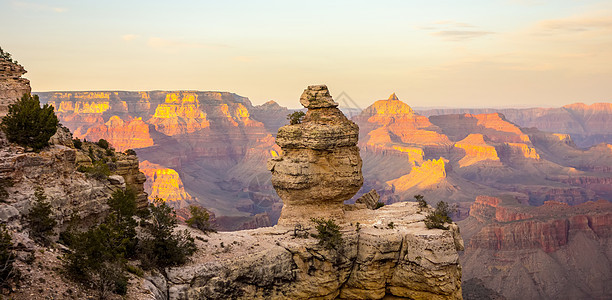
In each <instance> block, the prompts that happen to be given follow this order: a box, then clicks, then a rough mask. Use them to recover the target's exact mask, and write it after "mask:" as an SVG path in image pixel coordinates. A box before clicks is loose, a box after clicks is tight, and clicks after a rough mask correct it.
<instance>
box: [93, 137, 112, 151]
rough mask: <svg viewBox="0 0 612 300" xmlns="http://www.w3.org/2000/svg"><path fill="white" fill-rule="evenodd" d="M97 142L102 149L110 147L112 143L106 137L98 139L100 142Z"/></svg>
mask: <svg viewBox="0 0 612 300" xmlns="http://www.w3.org/2000/svg"><path fill="white" fill-rule="evenodd" d="M96 144H97V145H98V146H100V148H102V149H108V148H109V147H110V144H109V143H108V141H107V140H105V139H100V140H98V142H97V143H96Z"/></svg>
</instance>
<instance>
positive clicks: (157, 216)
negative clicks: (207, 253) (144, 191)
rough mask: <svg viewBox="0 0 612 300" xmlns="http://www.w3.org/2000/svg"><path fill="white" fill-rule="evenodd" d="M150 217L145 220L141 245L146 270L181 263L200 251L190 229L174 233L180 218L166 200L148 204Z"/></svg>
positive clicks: (156, 200) (142, 259) (157, 200)
mask: <svg viewBox="0 0 612 300" xmlns="http://www.w3.org/2000/svg"><path fill="white" fill-rule="evenodd" d="M149 211H150V214H151V216H150V219H149V220H148V221H147V222H145V224H143V225H144V232H145V235H146V236H145V237H144V238H143V239H142V242H141V244H140V247H139V248H140V254H141V261H142V263H143V267H145V268H146V269H150V268H158V269H161V270H163V269H164V268H166V267H170V266H177V265H182V264H184V263H185V262H187V259H188V257H189V256H191V255H192V254H193V253H195V251H196V250H197V248H196V245H195V240H194V239H193V237H191V235H190V234H189V232H187V230H185V231H182V232H178V233H174V229H175V228H176V226H177V224H178V221H177V219H176V213H175V212H174V209H173V208H171V207H170V206H168V204H166V202H164V200H163V199H160V198H156V199H155V200H154V201H153V203H152V204H150V205H149Z"/></svg>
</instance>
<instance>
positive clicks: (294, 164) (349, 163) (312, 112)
mask: <svg viewBox="0 0 612 300" xmlns="http://www.w3.org/2000/svg"><path fill="white" fill-rule="evenodd" d="M300 103H301V104H302V105H304V107H306V108H307V109H308V111H307V112H306V116H305V117H304V119H303V121H302V122H301V123H298V124H293V125H286V126H283V127H281V128H279V130H278V134H277V136H276V143H277V144H278V145H279V146H280V147H281V149H282V154H281V155H279V156H278V157H273V158H271V159H270V160H269V162H268V169H269V170H270V171H271V172H272V179H271V180H272V185H273V186H274V188H275V189H276V192H277V193H278V195H279V196H280V197H281V199H282V200H283V204H284V206H283V210H282V212H281V216H280V219H279V221H278V224H280V225H294V224H297V223H300V222H301V223H305V222H308V220H309V219H310V218H311V217H325V218H330V217H331V218H334V219H336V220H342V219H343V215H344V211H343V202H344V201H345V200H348V199H350V198H351V197H352V196H353V195H355V193H357V191H358V190H359V188H361V185H362V184H363V177H362V175H361V157H360V156H359V148H357V139H358V135H359V127H357V125H356V124H355V123H353V122H352V121H350V120H348V119H347V118H346V117H345V116H344V114H342V112H341V111H340V110H339V109H338V108H337V106H338V104H337V103H336V102H335V101H334V100H333V99H332V97H331V96H330V94H329V91H328V90H327V87H326V86H324V85H314V86H309V87H308V88H307V89H306V90H304V93H303V94H302V96H301V98H300Z"/></svg>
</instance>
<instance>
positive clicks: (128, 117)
mask: <svg viewBox="0 0 612 300" xmlns="http://www.w3.org/2000/svg"><path fill="white" fill-rule="evenodd" d="M39 95H40V97H41V99H42V100H43V101H46V102H47V103H51V104H53V105H54V106H55V107H56V108H61V110H62V111H58V115H59V116H60V119H61V122H62V124H64V125H66V126H67V127H69V128H71V129H72V130H74V132H75V136H78V137H80V138H84V139H88V140H94V141H95V140H97V139H99V138H104V139H107V140H108V141H110V142H111V144H112V145H113V147H115V148H117V149H127V148H134V149H135V150H136V152H137V153H138V157H139V159H140V163H141V167H142V169H143V171H144V173H145V174H146V176H147V178H148V179H149V180H150V181H148V182H147V183H146V187H147V191H148V192H149V194H150V196H152V195H155V196H159V197H162V198H165V199H166V200H167V201H168V202H171V203H172V204H173V205H175V207H176V208H181V209H184V208H185V207H186V206H187V205H189V204H198V205H201V206H203V207H206V208H207V209H209V210H210V211H212V212H213V213H214V215H215V219H216V222H217V226H218V228H219V229H221V230H237V229H246V228H257V227H261V226H269V225H274V224H276V223H277V220H278V219H279V217H280V216H281V211H282V209H283V202H282V201H281V198H280V197H279V196H278V195H277V193H276V191H275V189H274V186H273V184H272V182H271V178H272V176H273V175H272V174H270V173H269V171H268V170H267V169H266V165H267V168H273V169H274V170H277V166H275V165H274V163H272V165H274V166H271V165H270V163H267V162H268V161H272V162H275V161H276V162H279V161H281V160H284V159H285V158H283V157H295V158H291V159H290V160H289V161H293V160H295V162H291V163H290V164H288V165H286V166H284V167H282V168H281V167H279V169H278V170H281V169H283V168H284V170H285V171H283V172H284V173H286V174H292V176H298V177H296V178H299V176H300V175H299V174H306V173H302V172H306V171H305V169H304V168H303V167H299V166H300V164H302V163H304V161H301V160H296V159H297V158H300V157H302V156H303V155H304V154H298V153H300V151H303V150H299V149H300V148H301V147H302V146H300V145H302V144H303V143H307V144H308V145H312V141H311V139H310V138H309V137H308V136H305V137H304V138H305V140H304V141H303V142H300V143H296V142H287V139H286V138H284V137H292V136H295V135H296V134H297V132H298V131H291V130H289V131H283V132H284V133H283V134H281V139H280V140H278V139H275V137H278V136H277V135H276V131H277V130H278V129H279V128H280V127H281V126H283V125H285V124H287V123H288V121H287V120H286V117H287V115H288V114H289V113H291V112H292V110H289V109H286V108H283V107H281V106H279V105H278V104H276V103H274V102H268V103H265V104H262V105H259V106H254V105H252V104H251V102H250V101H249V100H248V99H247V98H244V97H240V96H238V95H235V94H232V93H226V92H195V91H193V92H192V91H173V92H163V91H156V92H120V91H117V92H48V93H39ZM196 100H197V101H196ZM63 103H64V104H63ZM160 106H161V107H160ZM62 107H63V108H62ZM581 107H582V108H581ZM606 107H607V106H606V104H604V105H592V106H584V105H570V106H568V107H565V108H563V109H544V112H545V113H543V114H544V115H546V114H548V113H550V114H552V113H553V112H555V111H556V110H559V111H564V112H568V111H570V110H574V109H575V110H578V109H579V108H581V109H582V112H581V113H572V114H571V116H570V114H569V113H568V114H565V113H563V114H557V113H555V114H554V115H555V116H556V117H555V118H559V119H554V118H552V117H547V118H552V119H554V122H553V121H552V120H551V121H550V124H552V125H550V124H549V123H546V122H543V121H542V122H543V123H542V124H549V125H538V124H537V123H535V121H533V122H534V123H524V124H528V125H526V126H532V125H536V126H541V127H542V128H535V127H526V126H522V125H521V124H522V123H520V122H518V121H515V119H513V118H514V117H515V115H513V114H512V113H509V112H508V111H504V110H501V111H499V110H480V111H477V110H463V111H441V112H449V113H453V114H448V115H436V114H433V113H431V114H430V113H424V112H422V111H415V110H414V109H412V108H411V107H410V106H409V105H408V104H406V103H404V102H402V101H401V100H400V99H399V97H398V96H397V95H395V94H393V95H391V96H390V97H389V98H388V99H384V100H378V101H375V102H374V104H373V105H371V106H370V107H368V108H366V109H364V110H363V111H361V113H359V114H357V115H356V116H354V117H353V118H352V119H351V120H352V121H353V122H354V123H355V124H357V125H358V126H359V132H358V136H359V142H358V143H357V146H358V147H359V149H360V150H359V154H360V157H361V165H362V169H361V171H362V176H363V186H362V188H361V189H359V191H358V192H357V193H356V195H355V196H353V198H352V199H350V200H347V201H346V203H353V202H354V201H355V200H356V199H358V198H359V197H361V196H362V195H364V194H365V193H367V192H369V191H371V190H376V191H377V192H378V194H379V195H380V201H381V202H384V203H386V204H387V205H391V206H393V205H396V204H394V203H397V202H401V203H405V202H404V201H406V200H411V199H413V196H414V195H415V194H421V195H424V196H425V199H427V200H428V201H429V202H430V203H431V204H435V203H436V202H438V201H440V200H444V201H447V202H449V203H451V204H453V205H456V208H457V211H456V212H455V213H454V215H453V218H454V219H455V220H460V221H459V224H460V226H461V228H462V232H463V237H464V239H465V242H466V246H467V247H466V250H465V251H464V252H463V253H462V254H461V262H462V264H463V268H464V270H466V271H465V273H464V274H465V275H464V278H463V280H464V284H465V283H466V282H470V283H474V282H478V283H479V285H481V287H482V288H485V289H488V290H491V291H494V292H497V293H500V294H502V295H504V296H506V297H507V298H511V299H514V298H513V297H512V295H513V294H512V291H513V290H512V289H511V288H505V287H504V286H503V284H501V283H500V282H502V280H501V279H500V278H504V279H503V281H507V280H514V278H516V280H520V282H522V283H525V286H526V289H525V293H524V295H526V298H530V297H532V298H550V299H553V298H555V297H554V295H560V294H559V293H561V292H559V291H567V292H568V293H570V294H571V295H575V296H577V297H604V298H605V297H607V294H606V291H605V289H603V290H602V288H601V285H602V282H605V281H606V278H609V275H606V274H608V273H606V272H608V271H606V270H605V268H604V269H601V268H599V269H596V270H598V271H597V272H599V273H597V274H591V273H584V274H586V275H585V276H587V277H588V276H590V277H589V278H591V281H593V282H592V283H589V284H586V283H585V284H582V283H580V284H578V283H576V284H574V285H566V286H568V287H567V288H566V287H560V285H559V284H558V282H563V281H562V280H561V281H556V280H553V279H550V278H552V277H551V276H555V275H554V274H557V273H558V274H561V275H559V276H565V277H564V278H569V277H568V276H569V275H568V274H572V272H579V271H581V270H582V271H584V269H581V267H580V266H581V265H583V264H584V265H587V262H586V261H584V262H583V261H577V260H576V258H575V256H578V254H577V252H576V251H578V250H576V249H577V247H578V246H575V245H577V244H579V243H578V242H574V241H575V240H581V239H583V237H582V236H587V238H588V239H587V240H588V241H587V242H586V243H587V245H588V247H587V248H588V251H591V252H592V253H600V254H593V255H594V256H593V257H599V258H601V259H602V261H604V262H605V261H609V256H602V255H601V253H605V252H606V251H607V250H605V249H607V248H609V245H608V244H606V243H608V242H607V240H608V238H606V237H600V236H599V235H597V234H595V236H597V237H596V238H595V237H594V236H593V234H590V233H588V230H586V229H585V230H586V231H584V232H587V233H584V234H583V233H580V234H578V235H577V236H578V238H573V235H572V232H574V230H573V229H572V230H570V229H568V228H570V227H567V226H569V225H567V226H566V225H563V224H567V222H570V223H571V222H573V221H571V220H573V219H572V218H574V217H573V215H572V214H573V212H572V211H573V210H574V209H575V210H576V211H579V212H580V213H581V214H582V215H583V216H585V217H584V218H586V219H584V218H583V219H584V220H587V223H589V222H590V221H588V220H591V219H592V220H595V219H597V220H599V218H601V217H600V216H599V215H598V214H599V213H600V212H601V211H609V208H607V206H605V205H603V204H602V203H605V201H611V200H612V188H611V187H612V185H611V182H612V173H611V172H612V168H611V166H612V145H610V144H609V141H608V143H599V144H594V143H595V142H599V141H601V137H602V136H605V135H606V134H609V133H606V132H607V131H606V130H609V128H612V127H609V126H606V125H605V124H608V123H606V122H608V121H607V120H609V112H608V110H607V109H606ZM58 110H60V109H58ZM510 111H512V110H510ZM517 111H523V110H517ZM533 111H537V110H536V109H534V110H533ZM517 114H518V113H517ZM530 114H532V115H533V116H535V115H537V113H536V112H532V113H530ZM523 115H525V116H529V114H527V113H524V114H523ZM323 116H325V114H323ZM312 117H313V114H312V112H311V113H309V119H313V118H312ZM542 118H543V117H542ZM564 118H568V119H567V120H566V121H563V120H565V119H564ZM576 118H578V119H576ZM580 118H583V119H580ZM584 118H592V119H589V120H590V121H587V120H586V119H584ZM309 119H305V120H306V121H308V120H309ZM532 119H533V120H540V121H541V120H542V119H541V118H540V119H538V118H536V117H532ZM524 120H528V118H527V117H524ZM572 120H573V121H572ZM576 120H578V121H576ZM525 122H526V121H525ZM555 122H556V123H555ZM560 122H561V123H562V122H570V123H571V122H582V123H584V124H589V125H588V126H586V125H585V126H586V127H584V126H583V127H582V128H586V129H585V130H583V131H581V132H579V133H575V132H573V131H571V130H569V128H574V127H573V126H570V125H567V126H557V125H554V124H560ZM529 124H531V125H529ZM602 124H603V125H602ZM299 126H304V127H305V128H306V127H307V126H308V122H306V123H305V124H304V125H299ZM581 126H582V125H581ZM597 126H601V128H599V129H597V130H596V129H594V127H597ZM130 128H132V129H130ZM299 128H301V127H299ZM593 132H596V133H593ZM591 133H593V134H591ZM321 134H323V135H325V133H323V132H322V133H321ZM589 134H591V135H589ZM574 139H576V140H577V141H575V140H574ZM346 140H347V141H348V140H350V138H348V136H347V139H346ZM151 141H152V143H153V144H151ZM275 141H278V142H279V144H278V145H277V144H276V143H275ZM604 141H607V140H605V139H604ZM304 145H306V144H304ZM298 150H299V151H298ZM314 152H316V151H314V150H308V151H305V152H304V153H314ZM315 157H316V156H315ZM300 159H301V158H300ZM312 159H313V158H309V159H308V160H312ZM306 161H307V160H306ZM308 172H313V173H308V174H316V173H317V172H318V171H316V170H314V169H313V170H309V171H308ZM291 184H294V185H295V184H298V182H297V181H296V182H291ZM289 186H290V185H287V187H289ZM281 194H282V193H281ZM482 196H486V197H493V198H496V199H505V200H504V202H500V203H501V204H499V205H497V204H496V205H497V206H496V207H495V209H494V211H493V213H492V214H493V216H495V214H498V215H500V217H499V218H500V219H499V220H496V219H491V218H494V217H490V216H489V219H485V218H484V217H479V216H481V215H482V214H484V215H487V213H479V211H483V210H484V211H487V210H490V209H489V208H487V207H490V206H491V205H489V204H484V202H482V201H481V200H482ZM600 200H604V202H601V201H600ZM475 201H476V202H475ZM507 203H511V204H507ZM593 203H595V204H593ZM482 207H484V208H482ZM504 207H509V208H504ZM540 207H541V208H540ZM551 207H565V208H564V209H561V210H559V211H557V210H554V209H550V208H551ZM531 209H538V210H537V212H536V211H533V210H531ZM495 211H500V212H499V213H496V212H495ZM490 214H491V212H489V215H490ZM487 216H488V215H487ZM576 218H578V217H576ZM580 218H582V217H580ZM589 218H590V219H589ZM476 220H478V221H476ZM549 220H550V221H549ZM567 220H570V221H567ZM373 222H375V223H376V222H378V221H373ZM516 222H526V223H523V224H525V225H523V226H514V225H513V224H514V223H516ZM529 222H532V223H529ZM282 223H283V222H281V225H282ZM493 223H495V224H496V225H495V226H496V227H491V226H492V225H491V224H493ZM572 226H573V225H572ZM487 228H488V229H487ZM572 228H573V227H572ZM260 230H262V231H261V232H268V231H266V230H264V229H260ZM481 230H482V233H480V234H477V232H480V231H481ZM568 230H569V231H568ZM258 232H259V231H254V232H253V234H254V235H255V236H259V235H260V233H258ZM564 232H567V233H564ZM261 234H263V233H261ZM270 234H272V233H270ZM274 234H276V233H274ZM283 234H285V233H283ZM264 235H265V234H264ZM281 235H282V234H281ZM524 235H526V236H528V238H526V239H523V240H521V239H519V238H518V237H522V236H524ZM506 236H507V238H504V237H506ZM500 237H502V238H501V239H500ZM513 237H514V238H513ZM221 240H222V238H219V241H221ZM585 241H586V240H585ZM229 242H231V241H229ZM511 242H513V243H514V244H512V243H511ZM225 243H227V241H226V242H225ZM469 245H471V246H469ZM498 245H499V246H498ZM254 247H255V246H254ZM585 247H586V246H585ZM255 248H256V247H255ZM217 249H218V248H217ZM219 250H221V249H219ZM279 250H282V249H280V248H279ZM292 251H293V250H292ZM547 251H548V252H547ZM591 252H589V253H591ZM542 253H544V254H542ZM478 255H482V256H483V257H485V260H489V259H490V260H491V261H495V266H496V267H489V268H488V269H487V270H483V269H481V268H482V266H481V262H480V261H479V260H478V259H477V258H478V257H479V256H478ZM513 255H516V257H521V258H522V260H521V262H518V260H517V259H514V258H513V257H514V256H513ZM498 257H500V259H499V260H496V259H497V258H498ZM504 257H506V258H507V259H508V261H510V262H508V264H503V262H504V259H502V258H504ZM551 257H553V258H552V259H551ZM500 261H501V262H500ZM489 265H490V266H493V265H494V264H493V263H491V264H489ZM540 265H546V266H548V265H551V266H553V267H551V268H543V269H538V270H535V269H533V266H540ZM603 265H604V266H605V265H606V264H605V263H604V264H603ZM205 268H208V267H205ZM227 268H229V269H227ZM222 269H223V270H226V271H227V272H230V273H231V274H236V276H238V277H239V276H241V275H239V274H238V273H232V272H235V271H231V270H235V269H234V267H228V266H227V265H226V266H223V267H222ZM218 270H221V269H218ZM510 270H512V272H510ZM509 272H510V273H509ZM529 274H535V275H529ZM528 275H529V276H531V277H529V276H528ZM504 276H509V277H504ZM606 276H608V277H606ZM238 277H237V278H238ZM206 278H208V277H206ZM509 278H511V279H509ZM529 278H530V280H532V281H533V280H535V282H539V283H538V284H537V285H535V286H533V285H530V284H529V283H527V279H529ZM560 278H561V277H560ZM192 279H193V278H192ZM479 280H480V281H479ZM564 280H565V279H564ZM175 282H176V283H179V282H182V283H180V284H181V285H183V284H186V282H187V281H186V279H180V280H178V279H177V280H175ZM215 282H216V281H215ZM166 284H170V283H166ZM210 284H213V283H207V284H205V285H203V286H200V287H198V288H197V289H200V288H205V287H207V288H210V289H212V288H215V289H218V288H219V287H218V286H216V284H217V283H214V284H213V285H212V286H211V285H210ZM540 285H541V286H544V287H542V288H539V290H538V288H537V286H540ZM194 288H195V287H194ZM251 288H252V287H249V284H246V285H245V289H247V290H248V289H251ZM516 289H517V288H516V287H514V291H516ZM589 289H592V290H593V292H588V293H586V292H584V291H587V290H589ZM340 290H341V289H340ZM577 290H584V291H583V292H577ZM335 291H336V292H338V293H340V292H339V290H337V289H336V290H335ZM602 295H603V296H602Z"/></svg>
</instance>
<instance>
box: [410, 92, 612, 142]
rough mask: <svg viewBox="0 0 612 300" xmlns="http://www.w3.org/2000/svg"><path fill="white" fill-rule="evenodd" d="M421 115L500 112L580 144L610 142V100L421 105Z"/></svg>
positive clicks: (516, 121) (527, 125)
mask: <svg viewBox="0 0 612 300" xmlns="http://www.w3.org/2000/svg"><path fill="white" fill-rule="evenodd" d="M418 113H420V114H422V115H424V116H428V117H429V116H435V115H449V114H466V113H469V114H487V113H501V114H503V115H504V116H505V117H506V118H507V119H508V120H510V121H511V122H512V123H514V124H517V125H519V126H521V127H527V128H529V127H536V128H538V129H540V130H542V131H548V132H556V133H565V134H569V135H570V136H571V138H572V140H573V141H574V142H575V143H576V144H577V145H578V146H580V147H582V148H587V147H590V146H593V145H596V144H600V143H612V134H611V133H610V126H612V116H611V115H612V103H593V104H591V105H587V104H584V103H574V104H569V105H565V106H563V107H558V108H441V109H421V110H418Z"/></svg>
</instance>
